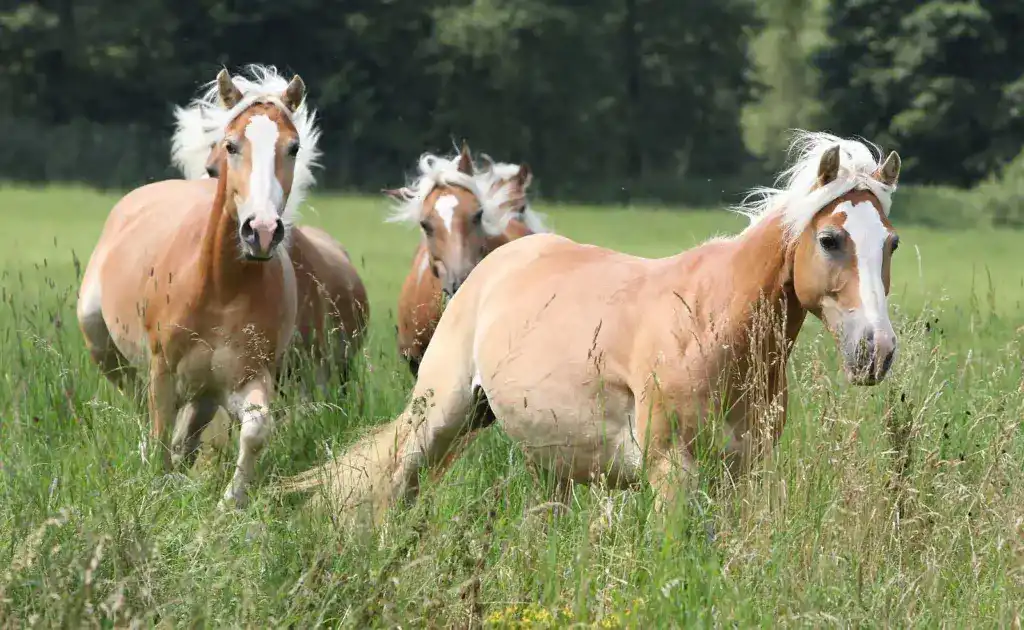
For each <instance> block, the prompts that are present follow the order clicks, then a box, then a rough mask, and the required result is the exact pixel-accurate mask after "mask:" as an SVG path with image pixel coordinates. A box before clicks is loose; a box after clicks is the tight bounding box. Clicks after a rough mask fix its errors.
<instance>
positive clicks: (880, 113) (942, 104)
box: [816, 0, 1024, 185]
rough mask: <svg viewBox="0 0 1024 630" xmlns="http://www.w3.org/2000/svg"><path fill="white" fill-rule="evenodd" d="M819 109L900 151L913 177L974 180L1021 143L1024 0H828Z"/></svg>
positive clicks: (841, 126)
mask: <svg viewBox="0 0 1024 630" xmlns="http://www.w3.org/2000/svg"><path fill="white" fill-rule="evenodd" d="M828 24H829V26H828V35H829V38H830V40H831V41H830V43H829V44H828V45H827V46H826V47H824V48H823V49H822V50H821V51H820V53H819V54H818V55H817V56H816V62H817V66H818V68H819V69H820V71H821V73H822V81H823V83H822V98H823V101H824V108H825V115H826V116H827V118H828V120H829V121H830V122H831V126H832V127H833V128H834V129H835V130H837V131H840V132H841V133H847V134H851V133H857V134H861V135H863V136H865V137H868V138H872V139H874V140H876V141H880V142H883V143H885V144H886V145H888V146H894V147H896V148H898V149H900V150H901V151H902V153H903V154H904V155H905V164H906V166H907V175H908V176H909V177H910V178H912V179H913V180H914V181H922V182H944V183H952V184H959V185H966V184H971V183H974V182H975V181H977V180H978V179H979V178H981V177H983V176H984V175H985V174H986V173H988V172H990V171H992V170H993V169H998V168H1000V167H1001V166H1002V165H1003V164H1005V163H1006V162H1007V161H1009V160H1011V159H1012V158H1013V157H1014V156H1015V155H1016V154H1017V153H1018V152H1019V151H1020V146H1021V144H1024V62H1022V60H1024V38H1022V37H1020V33H1022V32H1024V2H1018V1H1012V0H972V1H966V2H952V1H949V0H928V1H925V2H889V1H887V0H832V2H831V4H830V8H829V16H828Z"/></svg>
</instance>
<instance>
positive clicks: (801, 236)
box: [284, 132, 900, 516]
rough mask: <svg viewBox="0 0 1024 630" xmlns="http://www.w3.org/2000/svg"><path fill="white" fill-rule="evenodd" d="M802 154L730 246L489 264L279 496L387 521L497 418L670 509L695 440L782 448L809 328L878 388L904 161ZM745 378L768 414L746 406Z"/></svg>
mask: <svg viewBox="0 0 1024 630" xmlns="http://www.w3.org/2000/svg"><path fill="white" fill-rule="evenodd" d="M794 149H796V150H797V152H798V161H797V162H796V163H795V164H794V165H793V166H792V167H791V168H790V169H789V170H788V171H787V172H786V173H784V174H783V177H782V178H781V179H782V181H781V188H780V189H761V190H758V191H756V195H757V197H759V199H757V201H756V203H752V204H749V205H747V206H745V207H743V208H741V210H743V211H745V212H746V213H747V214H749V216H750V217H751V225H750V226H749V227H748V228H746V229H745V230H744V231H743V232H741V233H740V234H738V235H736V236H734V237H732V238H720V239H714V240H711V241H709V242H707V243H705V244H703V245H701V246H698V247H696V248H694V249H690V250H688V251H684V252H682V253H680V254H677V255H675V256H671V257H668V258H662V259H653V260H652V259H646V258H639V257H636V256H630V255H626V254H623V253H619V252H616V251H612V250H608V249H604V248H602V247H596V246H593V245H581V244H577V243H574V242H573V241H571V240H569V239H567V238H563V237H561V236H556V235H536V236H531V237H530V238H525V239H519V240H517V241H514V242H512V243H509V244H508V245H505V246H503V247H501V248H500V249H498V250H497V251H495V252H494V253H493V254H491V255H490V256H488V257H487V258H486V259H484V260H483V261H482V262H481V263H480V265H479V266H478V267H477V268H476V270H475V271H474V272H473V274H472V275H471V276H470V277H469V279H468V280H467V281H466V283H465V284H464V285H463V286H462V288H461V289H460V290H459V292H458V293H457V294H456V295H455V296H454V298H453V299H452V300H451V302H450V303H449V304H448V307H447V309H446V310H445V312H444V315H443V316H442V317H441V321H440V322H439V324H438V327H437V330H436V332H435V334H434V340H433V343H431V344H430V346H429V347H428V349H427V352H426V354H425V355H424V357H423V364H422V366H421V368H422V369H421V370H420V376H419V378H418V380H417V382H416V385H415V387H414V389H413V392H412V396H411V400H410V402H409V404H408V406H407V407H406V409H405V411H404V412H403V413H402V414H401V416H399V417H398V418H397V419H396V420H395V421H393V422H391V423H389V424H387V425H385V426H383V427H381V428H379V429H378V430H377V431H375V432H374V433H372V434H371V435H369V436H367V437H365V438H363V439H362V440H361V441H359V442H357V443H356V444H355V445H354V447H353V448H351V449H350V450H348V451H347V452H346V453H345V454H344V455H342V456H341V457H340V458H339V459H338V460H336V461H335V462H332V463H328V464H325V465H323V466H321V467H319V468H316V469H314V470H311V471H307V472H306V473H303V474H300V475H298V476H297V477H293V478H291V479H289V480H287V481H285V483H284V489H285V491H296V490H303V489H308V488H312V487H316V486H319V485H325V484H326V485H327V486H328V489H329V492H328V495H329V496H330V497H331V498H332V499H335V500H336V502H338V503H342V504H344V506H345V507H351V506H354V505H357V504H360V503H364V502H369V503H370V504H372V505H373V506H374V507H375V510H374V512H375V513H376V514H377V515H378V516H380V514H381V510H382V509H383V508H385V507H386V506H387V505H388V504H389V503H390V502H392V501H395V500H402V499H407V498H412V497H413V496H415V495H416V493H417V492H418V473H419V471H420V469H421V468H424V467H436V466H438V465H439V464H441V463H442V462H445V461H449V460H446V459H445V454H446V451H447V449H448V448H449V446H450V445H452V444H453V442H455V441H456V440H457V439H458V438H459V437H460V436H462V435H464V434H466V433H467V432H469V431H472V430H473V429H474V428H475V427H480V426H484V425H486V424H488V423H490V422H493V421H494V420H495V419H496V420H497V421H498V423H499V424H500V426H501V427H502V429H503V430H504V431H505V433H506V434H508V435H509V436H510V437H511V438H512V439H513V440H514V441H516V442H518V443H519V444H520V446H521V448H522V449H523V450H524V451H525V453H526V454H527V456H528V458H529V459H530V460H532V461H533V462H534V463H538V464H540V465H542V466H544V467H547V468H548V469H549V470H551V471H552V472H553V473H554V474H555V476H556V478H559V479H562V480H572V481H579V482H587V481H589V480H591V479H592V478H593V475H595V474H600V473H602V472H603V473H605V474H607V477H606V479H607V481H608V483H609V485H610V486H612V487H617V488H622V487H631V486H634V485H635V484H638V483H642V481H643V478H644V477H645V476H646V478H647V480H648V481H649V482H650V484H651V486H652V487H653V488H654V490H655V493H656V497H657V499H658V501H657V503H658V505H659V506H663V505H664V504H665V502H666V501H669V500H672V499H673V498H674V495H675V493H676V492H677V490H676V489H677V488H679V487H680V486H678V485H676V484H673V483H671V482H670V481H669V474H670V473H671V472H675V471H679V472H683V473H691V474H690V475H688V476H687V477H688V478H689V479H691V480H692V479H693V475H692V473H693V472H694V471H695V469H696V466H697V462H696V457H695V455H696V452H697V449H698V446H697V444H698V442H697V441H696V440H695V437H696V436H697V434H698V430H700V429H702V428H704V427H706V426H718V427H719V428H720V430H721V434H719V435H720V436H721V437H722V438H724V439H725V440H726V441H727V444H726V445H725V451H724V455H725V458H726V460H727V461H728V462H729V465H730V468H732V467H733V466H736V465H742V464H744V463H748V462H749V461H753V460H755V459H756V458H757V456H759V455H760V454H762V453H763V451H761V450H760V448H755V447H760V446H763V445H770V444H772V443H774V441H775V440H776V439H777V437H778V436H779V434H780V432H781V430H782V427H783V424H784V422H785V412H786V403H787V387H786V372H785V365H786V361H787V359H788V356H789V352H790V349H791V347H792V345H793V343H794V342H795V340H796V338H797V334H798V333H799V331H800V328H801V326H802V324H803V322H804V320H805V318H806V315H807V313H808V312H809V313H812V314H814V315H815V316H817V317H818V318H820V319H821V320H822V321H823V322H824V324H825V325H826V327H827V328H828V329H829V330H830V331H831V333H832V335H833V336H834V337H835V339H836V341H837V342H838V345H839V348H840V350H841V354H842V356H843V359H844V366H845V371H846V373H847V376H848V378H849V380H850V381H851V382H852V383H855V384H858V385H872V384H875V383H877V382H879V381H880V380H882V379H883V378H884V377H885V376H886V374H887V372H888V370H889V368H890V366H891V365H892V363H893V358H894V356H895V352H896V335H895V333H894V331H893V327H892V324H891V323H890V321H889V315H888V304H887V296H888V290H889V265H890V256H891V254H892V252H893V250H895V249H896V246H897V243H898V239H897V236H896V234H895V233H894V231H893V228H892V225H891V224H890V223H889V220H888V218H887V217H888V214H889V209H890V205H891V194H892V192H893V191H894V189H895V187H896V183H897V178H898V176H899V170H900V159H899V156H898V155H897V154H896V153H891V154H890V155H889V157H888V158H887V159H886V160H885V161H884V162H883V163H879V161H878V160H877V159H876V158H875V155H874V154H873V152H872V150H871V149H870V148H869V147H868V146H867V145H866V144H862V143H861V142H858V141H853V140H846V139H841V138H837V137H834V136H831V135H828V134H819V133H807V132H802V133H801V134H800V135H799V136H798V137H797V139H796V144H795V146H794ZM753 380H761V381H762V382H761V385H762V387H763V388H764V389H763V390H762V392H763V394H764V397H763V398H760V397H758V398H757V399H755V398H753V397H749V396H748V392H749V391H750V390H748V389H747V388H746V384H747V383H749V382H751V381H753ZM727 390H731V391H734V392H736V393H737V396H736V398H735V399H732V400H728V401H726V400H725V399H724V394H725V393H726V391H727ZM714 414H719V415H714ZM718 420H720V423H718V424H716V423H715V422H709V421H716V422H717V421H718ZM706 423H707V424H706ZM716 433H717V430H716ZM757 440H761V442H757ZM740 470H741V471H742V468H741V469H740Z"/></svg>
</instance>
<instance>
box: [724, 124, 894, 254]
mask: <svg viewBox="0 0 1024 630" xmlns="http://www.w3.org/2000/svg"><path fill="white" fill-rule="evenodd" d="M835 145H839V175H838V176H837V177H836V179H835V180H834V181H832V182H831V183H829V184H828V185H826V186H822V187H821V188H815V186H816V184H817V179H818V166H819V164H820V163H821V156H822V155H823V154H824V153H825V151H827V150H828V149H830V148H831V147H833V146H835ZM794 154H795V156H796V159H795V161H794V162H793V164H792V165H791V166H790V167H789V168H787V169H786V170H784V171H782V173H780V174H779V176H778V178H777V179H776V185H777V186H778V188H769V187H764V188H755V189H753V190H751V191H750V192H749V193H748V194H747V196H746V197H745V198H744V200H743V202H742V203H741V204H740V205H739V206H738V207H735V208H733V211H735V212H738V213H740V214H743V215H745V216H747V217H748V218H749V219H750V224H751V226H753V225H755V224H757V223H758V222H760V221H761V220H762V219H764V218H766V217H771V216H778V215H780V214H781V215H782V222H783V225H784V227H785V231H786V239H787V241H791V240H792V239H795V238H797V237H798V236H799V235H800V234H801V233H802V232H803V231H804V229H806V228H807V226H808V225H809V224H810V222H811V220H813V219H814V215H816V214H817V213H818V211H819V210H821V209H822V208H824V207H825V206H826V205H828V203H830V202H831V201H834V200H835V199H837V198H839V197H841V196H842V195H845V194H846V193H848V192H849V191H851V190H855V189H860V190H869V191H871V192H872V193H874V195H875V196H876V197H878V201H879V202H880V203H881V204H882V211H883V212H884V213H885V215H886V216H889V210H890V208H891V207H892V193H893V192H894V191H895V190H896V186H889V185H887V184H884V183H882V182H881V181H879V180H878V179H877V178H876V177H875V173H877V172H878V170H879V169H880V168H881V167H882V161H881V160H882V157H883V156H882V153H881V151H880V150H879V148H878V147H877V146H876V145H874V144H872V143H870V142H867V141H865V140H852V139H847V138H840V137H838V136H834V135H831V134H829V133H824V132H812V131H803V130H796V132H795V137H794V139H793V141H792V143H791V144H790V146H789V155H791V156H792V155H794Z"/></svg>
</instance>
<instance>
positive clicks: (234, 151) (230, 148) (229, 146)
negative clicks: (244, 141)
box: [224, 142, 238, 155]
mask: <svg viewBox="0 0 1024 630" xmlns="http://www.w3.org/2000/svg"><path fill="white" fill-rule="evenodd" d="M224 150H225V151H227V152H228V155H238V145H237V144H235V143H234V142H225V143H224Z"/></svg>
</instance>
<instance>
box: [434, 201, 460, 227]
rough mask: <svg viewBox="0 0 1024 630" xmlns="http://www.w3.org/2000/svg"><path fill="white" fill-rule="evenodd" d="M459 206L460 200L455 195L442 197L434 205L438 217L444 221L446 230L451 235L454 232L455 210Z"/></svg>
mask: <svg viewBox="0 0 1024 630" xmlns="http://www.w3.org/2000/svg"><path fill="white" fill-rule="evenodd" d="M458 205H459V198H458V197H456V196H455V195H441V196H440V197H438V199H437V202H436V203H435V204H434V210H436V211H437V215H438V216H439V217H441V220H442V221H444V229H446V230H448V233H449V234H451V231H452V220H453V219H454V218H455V208H457V207H458Z"/></svg>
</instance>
